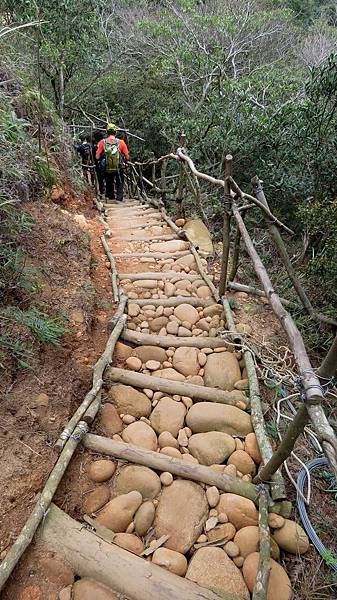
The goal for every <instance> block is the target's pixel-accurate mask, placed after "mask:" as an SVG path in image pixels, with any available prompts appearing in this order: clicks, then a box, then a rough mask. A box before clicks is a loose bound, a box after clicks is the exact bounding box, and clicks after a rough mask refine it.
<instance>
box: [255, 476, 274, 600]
mask: <svg viewBox="0 0 337 600" xmlns="http://www.w3.org/2000/svg"><path fill="white" fill-rule="evenodd" d="M259 538H260V560H259V568H258V571H257V574H256V578H255V585H254V590H253V597H252V600H267V598H268V583H269V575H270V531H269V525H268V491H267V489H266V487H265V486H263V487H262V488H261V490H260V494H259Z"/></svg>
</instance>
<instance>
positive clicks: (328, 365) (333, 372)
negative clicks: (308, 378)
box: [317, 334, 337, 383]
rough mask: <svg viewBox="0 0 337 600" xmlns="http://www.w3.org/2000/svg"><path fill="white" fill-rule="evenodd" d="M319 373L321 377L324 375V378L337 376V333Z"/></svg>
mask: <svg viewBox="0 0 337 600" xmlns="http://www.w3.org/2000/svg"><path fill="white" fill-rule="evenodd" d="M317 375H318V376H319V377H322V378H323V379H324V378H328V379H330V377H337V334H336V336H335V339H334V341H333V342H332V344H331V346H330V349H329V352H328V354H327V355H326V357H325V358H324V360H323V362H322V364H321V366H320V367H319V369H318V371H317ZM323 383H324V382H323Z"/></svg>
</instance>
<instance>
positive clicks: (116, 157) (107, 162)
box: [96, 123, 129, 202]
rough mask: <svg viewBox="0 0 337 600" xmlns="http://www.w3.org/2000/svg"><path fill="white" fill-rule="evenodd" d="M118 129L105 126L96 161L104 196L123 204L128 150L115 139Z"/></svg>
mask: <svg viewBox="0 0 337 600" xmlns="http://www.w3.org/2000/svg"><path fill="white" fill-rule="evenodd" d="M117 130H118V127H117V126H116V125H114V124H113V123H109V124H108V126H107V130H106V131H107V137H106V138H105V139H104V140H101V141H100V142H99V144H98V147H97V152H96V159H97V160H99V161H100V168H101V171H102V173H103V174H104V179H105V195H106V197H107V198H108V199H109V200H114V199H115V183H116V192H117V193H116V199H117V202H123V186H124V168H125V164H126V162H127V161H128V160H129V150H128V147H127V145H126V143H125V142H124V140H120V139H118V138H117V137H116V134H117Z"/></svg>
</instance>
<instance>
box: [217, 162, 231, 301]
mask: <svg viewBox="0 0 337 600" xmlns="http://www.w3.org/2000/svg"><path fill="white" fill-rule="evenodd" d="M232 163H233V157H232V155H231V154H227V156H226V171H225V183H224V221H223V229H222V243H223V248H222V260H221V274H220V283H219V295H220V297H221V296H224V295H225V293H226V286H227V272H228V259H229V245H230V229H231V213H230V211H231V202H232V197H231V187H230V182H229V179H228V177H231V176H232Z"/></svg>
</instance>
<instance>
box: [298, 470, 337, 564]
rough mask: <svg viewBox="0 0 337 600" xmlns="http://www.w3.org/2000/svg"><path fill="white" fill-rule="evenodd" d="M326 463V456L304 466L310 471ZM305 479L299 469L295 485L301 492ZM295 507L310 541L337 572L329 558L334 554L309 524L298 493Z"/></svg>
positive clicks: (335, 561) (304, 472) (335, 562)
mask: <svg viewBox="0 0 337 600" xmlns="http://www.w3.org/2000/svg"><path fill="white" fill-rule="evenodd" d="M328 465H329V463H328V460H327V459H326V458H315V459H314V460H311V461H310V462H308V463H307V464H306V467H307V469H308V471H309V472H311V471H313V470H314V469H317V467H323V466H328ZM306 481H307V473H306V471H305V469H301V471H300V472H299V475H298V478H297V485H298V487H299V489H300V491H301V492H302V493H303V492H304V487H305V484H306ZM297 508H298V512H299V513H300V516H301V520H302V524H303V527H304V529H305V531H306V532H307V534H308V536H309V538H310V539H311V541H312V543H313V544H314V546H315V548H316V550H318V552H319V553H320V555H321V557H322V558H323V559H324V560H325V562H326V563H327V564H328V565H329V567H331V569H333V570H334V571H335V572H336V573H337V560H336V559H335V560H331V558H333V556H334V552H333V551H331V550H328V549H327V548H326V547H325V546H324V544H322V542H321V540H320V539H319V537H318V535H317V534H316V531H315V530H314V528H313V526H312V525H311V522H310V519H309V517H308V513H307V510H306V507H305V504H304V501H303V498H302V497H301V496H300V495H299V494H297ZM328 557H329V558H328ZM329 559H330V560H329Z"/></svg>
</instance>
